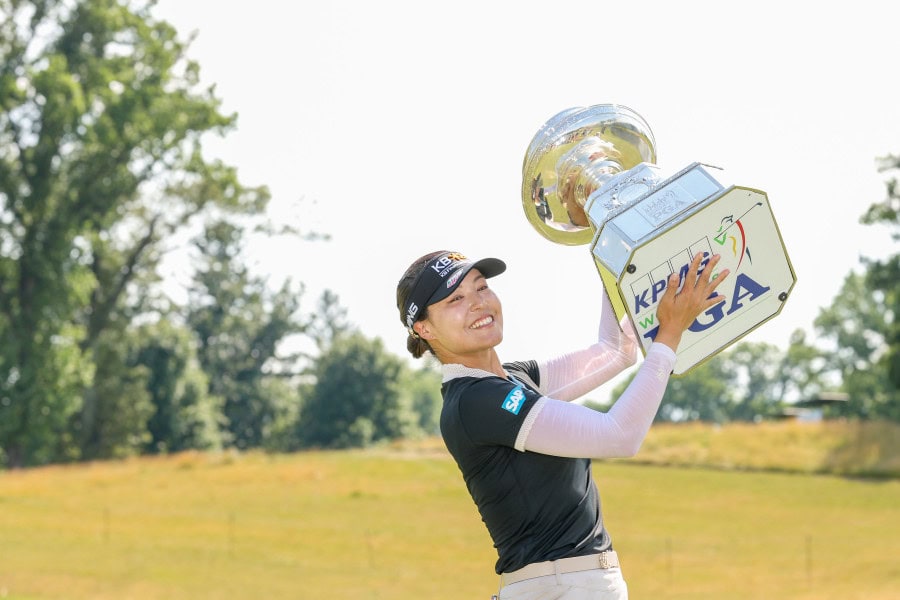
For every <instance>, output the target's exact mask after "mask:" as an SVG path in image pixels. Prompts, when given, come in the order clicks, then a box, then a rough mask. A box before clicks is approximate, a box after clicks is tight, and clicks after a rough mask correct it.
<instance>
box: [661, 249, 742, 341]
mask: <svg viewBox="0 0 900 600" xmlns="http://www.w3.org/2000/svg"><path fill="white" fill-rule="evenodd" d="M720 258H721V257H720V256H719V255H718V254H716V255H714V256H713V257H712V258H710V259H709V262H708V263H707V264H706V266H705V267H703V271H700V263H702V262H703V253H702V252H699V253H697V255H696V256H694V260H693V261H691V266H690V267H689V268H688V272H687V275H686V276H685V278H684V285H683V286H682V288H681V291H678V280H679V277H678V273H672V274H671V275H669V280H668V282H667V283H666V291H665V293H664V294H663V297H662V299H661V300H660V301H659V305H658V306H657V308H656V318H657V320H658V321H659V330H658V331H657V332H656V337H655V338H654V339H653V341H654V342H657V343H662V344H665V345H666V346H668V347H669V348H671V349H672V350H675V351H677V350H678V344H679V343H681V336H682V334H683V333H684V331H685V330H686V329H687V328H688V327H689V326H690V324H691V323H693V322H694V320H695V319H696V318H697V317H698V316H700V314H701V313H702V312H704V311H706V310H709V309H710V308H712V307H713V306H715V305H716V304H718V303H720V302H723V301H724V300H725V296H723V295H722V294H719V293H718V292H716V291H715V290H716V288H717V287H718V286H719V284H721V283H722V281H724V280H725V278H726V277H727V276H728V269H724V270H723V271H721V272H720V273H718V275H717V276H716V278H715V279H712V273H713V271H714V270H715V266H716V264H717V263H718V262H719V259H720Z"/></svg>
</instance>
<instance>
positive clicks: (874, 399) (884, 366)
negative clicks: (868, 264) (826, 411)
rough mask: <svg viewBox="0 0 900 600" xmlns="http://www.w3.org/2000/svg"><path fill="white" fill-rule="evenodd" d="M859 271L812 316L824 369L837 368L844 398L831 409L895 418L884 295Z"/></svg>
mask: <svg viewBox="0 0 900 600" xmlns="http://www.w3.org/2000/svg"><path fill="white" fill-rule="evenodd" d="M868 279H869V277H868V276H867V274H865V273H857V272H851V273H849V274H848V275H847V277H846V278H845V279H844V283H843V285H842V286H841V290H840V292H838V295H837V296H836V297H835V299H834V301H833V303H832V304H831V306H829V307H827V308H824V309H822V310H821V311H820V313H819V315H818V317H816V320H815V321H814V324H815V326H816V330H817V331H818V332H819V333H820V335H821V337H822V339H823V340H825V341H830V342H831V347H830V348H828V349H826V356H827V362H828V368H829V369H830V370H832V371H833V372H835V373H837V374H838V376H839V378H840V381H841V382H842V389H843V391H845V392H847V394H848V395H849V398H850V401H849V402H847V403H846V404H845V405H842V406H840V407H836V408H835V409H834V411H835V412H836V413H837V414H840V415H845V416H856V417H862V418H890V419H895V420H900V390H898V389H897V387H896V386H894V385H893V382H892V381H891V376H890V366H889V356H890V355H889V351H888V349H889V345H888V343H887V330H889V324H890V322H891V319H892V318H893V317H892V314H891V310H890V309H889V307H888V306H887V303H886V300H887V298H888V294H885V293H884V292H883V291H881V290H877V289H872V287H871V286H869V285H868V283H867V282H868Z"/></svg>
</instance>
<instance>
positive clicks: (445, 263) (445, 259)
mask: <svg viewBox="0 0 900 600" xmlns="http://www.w3.org/2000/svg"><path fill="white" fill-rule="evenodd" d="M461 260H466V257H465V256H463V255H462V254H460V253H459V252H451V253H450V254H448V255H447V256H442V257H441V258H439V259H438V260H436V261H434V264H433V265H431V270H432V271H434V272H435V273H437V274H438V276H439V277H441V278H444V277H446V276H447V273H449V272H450V267H452V266H453V264H454V263H455V262H457V261H461Z"/></svg>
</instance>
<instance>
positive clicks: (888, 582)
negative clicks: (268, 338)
mask: <svg viewBox="0 0 900 600" xmlns="http://www.w3.org/2000/svg"><path fill="white" fill-rule="evenodd" d="M781 427H782V424H778V426H777V427H775V430H776V431H779V430H780V429H779V428H781ZM664 429H665V428H657V430H656V431H655V432H654V435H666V434H667V432H666V431H664ZM764 429H768V427H764V428H761V429H757V430H756V431H755V433H756V434H758V435H757V436H756V437H755V438H754V439H756V438H758V437H760V436H763V435H770V434H772V435H774V433H772V432H765V433H764V432H763V430H764ZM792 431H793V430H791V429H786V430H784V431H782V432H781V433H783V434H785V435H787V434H789V433H790V434H791V435H794V436H799V437H798V438H796V439H795V438H790V440H791V441H783V442H781V443H778V444H776V447H775V449H770V450H769V451H768V452H767V454H768V455H769V456H770V457H776V456H786V455H788V454H791V453H788V452H781V451H779V450H778V448H779V447H780V448H789V447H793V446H796V445H798V444H801V443H805V442H803V439H805V436H806V435H808V434H809V433H810V431H806V430H800V432H799V433H792ZM730 432H731V429H730V428H724V429H721V430H718V431H715V432H704V431H703V430H702V428H700V429H697V430H695V431H692V432H691V431H690V430H688V429H680V430H679V431H677V432H676V433H677V434H678V435H685V434H688V433H690V434H691V435H690V436H688V437H691V438H695V437H699V438H701V439H702V438H703V437H704V436H709V441H707V442H704V444H705V445H706V446H708V447H710V448H716V447H718V445H719V444H720V443H722V442H721V439H720V437H715V436H723V435H725V436H727V435H730ZM738 433H740V434H743V433H744V432H736V435H737V434H738ZM750 433H753V432H752V431H751V432H750ZM673 435H674V433H673ZM751 437H752V436H751ZM650 441H651V440H648V442H650ZM657 441H658V440H657ZM654 443H656V442H654ZM727 445H728V444H725V443H723V446H725V447H727ZM830 445H831V442H829V443H828V444H825V446H826V447H830ZM645 450H648V449H646V448H645ZM756 454H758V452H757V453H756ZM798 454H799V453H798ZM650 455H651V453H650V452H649V451H648V453H647V456H644V452H643V451H642V453H641V455H640V456H639V458H641V457H643V459H647V458H648V457H649V456H650ZM713 455H716V454H715V453H713ZM772 460H774V458H770V461H769V462H770V463H771V462H772ZM731 462H734V461H733V460H732V461H731ZM805 464H813V465H815V464H819V463H818V462H817V461H815V460H811V461H809V462H808V463H805ZM766 468H772V465H771V464H769V465H768V466H767V467H766ZM782 470H784V469H782ZM811 470H817V467H814V468H812V469H811ZM596 472H597V480H598V483H599V485H600V489H601V495H602V497H603V502H604V512H605V514H606V518H607V522H608V524H609V527H610V530H611V532H612V534H613V536H614V539H615V543H616V547H617V549H618V550H619V552H620V554H621V555H622V559H623V563H624V570H625V574H626V577H627V579H628V581H629V586H630V587H631V590H632V597H633V598H635V599H639V598H678V599H681V598H684V599H688V598H690V599H691V600H700V599H717V600H718V599H722V598H729V599H730V600H742V599H747V600H749V599H757V598H779V599H798V600H801V599H802V600H812V599H816V600H827V599H831V598H835V599H837V598H840V599H842V600H844V599H848V598H866V599H867V600H871V599H875V600H887V599H889V598H891V599H893V598H896V597H897V590H898V589H900V566H898V565H900V563H898V561H897V556H898V555H900V480H896V479H880V480H861V479H847V478H839V477H833V476H820V475H795V474H786V473H773V472H731V471H724V470H706V469H684V468H664V467H658V466H651V465H641V464H636V463H635V462H621V461H609V462H602V463H598V464H597V466H596ZM494 560H495V555H494V552H493V549H492V547H491V543H490V540H489V538H488V536H487V534H486V532H485V530H484V527H483V525H482V524H481V522H480V520H479V517H478V515H477V511H476V510H475V508H474V506H473V505H472V503H471V500H470V499H469V498H468V496H467V494H466V491H465V487H464V485H463V484H462V481H461V478H460V475H459V473H458V471H457V469H456V466H455V464H454V463H453V462H452V460H451V459H449V457H448V456H447V454H446V452H445V451H444V450H443V446H442V445H441V443H440V441H439V440H427V441H423V442H419V443H416V444H399V445H396V446H394V447H390V448H381V449H377V450H369V451H352V452H308V453H300V454H295V455H274V456H273V455H264V454H261V453H250V454H244V455H238V454H227V453H226V454H196V453H187V454H181V455H175V456H170V457H163V458H142V459H134V460H128V461H122V462H110V463H97V464H89V465H80V466H71V467H49V468H42V469H34V470H29V471H19V472H5V473H0V598H13V599H17V600H23V599H28V600H37V599H41V600H48V599H67V600H80V599H92V600H93V599H96V600H106V599H116V600H121V599H125V598H130V599H134V600H149V599H167V600H180V599H192V600H193V599H200V598H202V599H222V600H227V599H231V598H242V599H243V598H267V599H279V598H291V599H297V598H308V599H318V598H329V599H358V598H382V599H384V598H398V599H405V598H427V599H429V600H441V599H457V598H458V599H462V598H483V599H484V600H486V599H487V598H488V597H489V596H490V594H491V593H492V592H493V591H494V590H495V587H496V577H495V576H494V574H493V572H492V566H493V562H494Z"/></svg>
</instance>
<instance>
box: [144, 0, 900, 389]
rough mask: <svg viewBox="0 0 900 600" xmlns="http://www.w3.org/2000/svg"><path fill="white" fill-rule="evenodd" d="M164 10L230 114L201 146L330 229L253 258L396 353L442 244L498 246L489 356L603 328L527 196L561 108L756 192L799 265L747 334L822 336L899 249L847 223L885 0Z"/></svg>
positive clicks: (882, 111)
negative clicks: (771, 308)
mask: <svg viewBox="0 0 900 600" xmlns="http://www.w3.org/2000/svg"><path fill="white" fill-rule="evenodd" d="M156 15H157V16H158V17H159V18H162V19H165V20H167V21H169V22H170V23H172V24H173V25H174V26H175V27H176V28H177V29H178V31H179V32H180V33H181V34H182V35H183V36H185V37H186V36H187V35H189V34H190V33H191V32H195V33H196V38H195V39H194V41H193V42H192V44H191V46H190V49H189V52H188V54H189V56H190V57H191V58H193V59H194V60H196V61H198V63H199V64H200V68H201V80H202V81H203V82H204V84H206V85H212V84H214V85H215V86H216V87H215V89H216V95H217V96H218V97H219V98H221V99H222V103H223V104H222V108H223V111H225V112H228V113H231V112H234V113H237V116H238V117H237V128H236V130H234V131H232V132H230V133H228V134H227V136H225V137H224V138H222V139H219V138H213V139H210V140H208V141H207V143H206V151H207V154H208V155H209V156H211V157H215V158H221V159H222V160H224V161H225V162H227V163H229V164H231V165H233V166H235V167H237V168H238V174H239V177H240V179H241V180H242V181H243V182H244V183H245V184H247V185H266V186H268V187H269V189H270V191H271V193H272V200H271V203H270V206H269V215H270V216H271V218H272V219H273V220H274V221H275V222H279V223H285V224H290V225H294V226H297V227H300V228H301V229H303V230H305V231H315V232H318V233H323V234H328V235H329V236H330V239H329V240H328V241H315V242H314V241H301V240H297V239H287V238H274V239H255V240H254V241H253V243H252V244H251V245H250V247H248V254H247V256H248V262H249V263H250V264H251V265H252V266H253V268H254V271H255V272H256V273H257V274H259V275H261V276H265V277H268V278H269V279H270V281H271V282H272V284H273V285H276V284H277V283H279V282H281V281H283V280H284V279H285V278H291V279H293V280H294V281H301V282H303V283H304V284H305V285H306V292H305V295H304V296H303V301H302V306H303V309H304V310H306V311H312V310H314V309H315V304H316V299H317V297H318V295H319V294H320V293H321V291H322V290H324V289H330V290H332V291H334V292H335V293H337V295H338V296H339V299H340V303H341V305H342V306H344V307H345V308H346V309H347V312H348V319H349V320H350V321H351V322H352V323H353V324H355V325H356V326H357V327H359V329H360V330H361V331H362V332H363V333H365V334H366V335H367V336H369V337H378V338H381V339H382V340H383V342H384V344H385V347H386V348H387V349H388V350H389V351H391V352H394V353H396V354H398V355H401V356H403V355H406V348H405V340H406V333H405V330H404V328H403V327H402V325H401V323H400V318H399V314H398V311H397V308H396V304H395V294H396V284H397V281H398V279H399V278H400V276H401V275H402V274H403V271H404V270H405V269H406V267H407V266H408V265H409V264H410V263H411V262H412V261H413V260H415V259H416V258H418V257H419V256H421V255H423V254H425V253H427V252H429V251H432V250H438V249H447V250H457V251H460V252H462V253H464V254H466V255H468V256H469V257H472V258H480V257H484V256H496V257H499V258H502V259H503V260H505V261H506V263H507V265H508V269H507V272H506V273H505V274H503V275H502V276H500V277H498V278H496V279H494V280H492V283H491V285H492V287H493V288H494V290H495V291H496V292H497V293H498V295H499V296H500V298H501V300H502V302H503V310H504V322H505V329H504V341H503V343H502V344H501V345H500V347H499V348H498V352H499V354H500V358H501V359H502V360H522V359H530V358H537V359H539V358H544V357H550V356H553V355H556V354H559V353H562V352H566V351H569V350H573V349H576V348H580V347H582V346H584V345H587V344H590V343H591V342H592V341H593V340H594V339H595V338H596V331H597V322H598V317H599V312H600V299H601V297H602V293H603V291H602V285H601V282H600V280H599V277H598V275H597V271H596V268H595V266H594V263H593V260H592V257H591V254H590V249H589V246H563V245H558V244H554V243H552V242H550V241H548V240H546V239H544V238H543V237H542V236H541V235H539V234H538V233H537V232H536V231H535V230H534V229H533V228H532V227H531V225H530V224H529V223H528V222H527V220H526V218H525V213H524V211H523V209H522V200H521V195H520V194H521V192H520V190H521V185H522V161H523V158H524V154H525V150H526V148H527V147H528V145H529V143H530V142H531V139H532V137H533V136H534V135H535V134H536V133H537V131H538V129H539V128H540V126H541V125H542V124H543V123H544V122H545V121H547V120H548V119H550V118H551V117H552V116H553V115H555V114H557V113H559V112H560V111H562V110H563V109H567V108H571V107H587V106H592V105H595V104H621V105H625V106H627V107H629V108H631V109H633V110H634V111H636V112H638V113H639V114H640V115H641V116H642V117H643V118H644V119H645V120H646V121H647V123H648V124H649V125H650V127H651V129H652V131H653V134H654V136H655V139H656V150H657V164H659V165H660V166H662V167H664V168H667V169H673V170H677V169H680V168H681V167H684V166H687V165H689V164H691V163H693V162H703V163H707V164H711V165H715V166H717V167H720V168H722V169H724V172H725V173H727V177H728V179H730V180H731V181H733V182H734V183H735V184H737V185H741V186H746V187H750V188H755V189H760V190H763V191H764V192H766V194H767V196H768V198H769V202H770V205H771V207H772V211H773V213H774V215H775V218H776V221H777V223H778V226H779V229H780V230H781V233H782V237H783V239H784V243H785V247H786V249H787V252H788V255H789V257H790V260H791V263H792V265H793V267H794V270H795V272H796V275H797V279H798V281H797V284H796V286H795V287H794V290H793V292H792V295H791V297H790V298H789V299H788V301H787V302H786V304H785V307H784V309H783V310H782V311H781V313H780V314H778V315H777V316H776V317H775V318H773V319H772V320H770V321H767V322H766V323H764V324H763V325H761V326H760V327H758V328H757V329H756V330H754V331H752V332H751V333H750V334H749V335H747V337H745V338H744V340H746V341H751V342H767V343H772V344H775V345H778V346H780V347H782V348H786V347H787V343H788V339H789V336H790V334H791V332H793V331H794V330H796V329H804V330H806V331H807V332H809V333H810V334H811V335H812V333H813V320H814V319H815V317H816V315H817V314H818V313H819V311H820V310H821V308H823V307H827V306H828V305H830V304H831V302H832V300H833V299H834V297H835V296H836V295H837V293H838V291H839V289H840V286H841V283H842V282H843V279H844V277H845V276H846V275H847V274H848V273H849V272H850V271H851V270H853V269H859V268H860V259H861V257H874V258H879V257H883V256H886V255H887V254H893V253H896V252H897V250H898V247H897V246H898V244H897V242H895V241H893V240H892V239H891V237H890V234H889V232H888V230H887V229H886V228H883V227H876V226H871V225H862V224H860V223H859V218H860V216H861V215H862V214H863V212H864V211H865V209H866V208H867V207H868V206H869V205H870V204H872V203H873V202H878V201H880V200H882V199H883V198H884V197H885V185H884V180H885V175H884V174H882V173H879V172H878V171H877V165H876V158H877V157H880V156H885V155H888V154H900V108H898V107H900V98H898V92H900V81H898V76H897V73H898V69H900V65H898V63H897V61H898V57H897V52H896V49H897V43H896V36H897V31H896V23H897V22H900V5H897V4H896V3H886V2H876V1H866V0H862V1H857V2H853V3H849V4H848V3H830V2H817V3H806V2H767V1H761V2H753V3H740V4H738V3H730V2H721V1H717V2H696V1H681V2H666V1H661V0H644V1H642V2H640V3H631V2H602V1H599V0H593V1H590V2H588V1H568V0H559V1H554V2H546V1H545V2H533V1H531V0H526V1H522V2H516V3H512V2H510V3H490V2H472V1H470V0H462V1H457V2H453V3H428V2H413V1H409V2H400V1H396V0H386V1H382V2H364V1H361V0H346V1H344V2H282V1H276V0H255V1H254V2H252V3H250V2H238V1H236V0H160V2H159V4H158V6H157V9H156ZM181 269H182V272H185V269H184V267H183V266H182V268H181ZM174 271H175V272H176V273H177V272H179V268H178V267H177V266H175V267H174ZM176 278H177V275H176ZM536 304H540V305H542V306H545V307H559V309H557V310H549V311H548V310H541V311H535V305H536ZM538 315H539V318H538ZM602 396H603V394H602V393H600V394H599V396H595V397H597V398H602Z"/></svg>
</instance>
